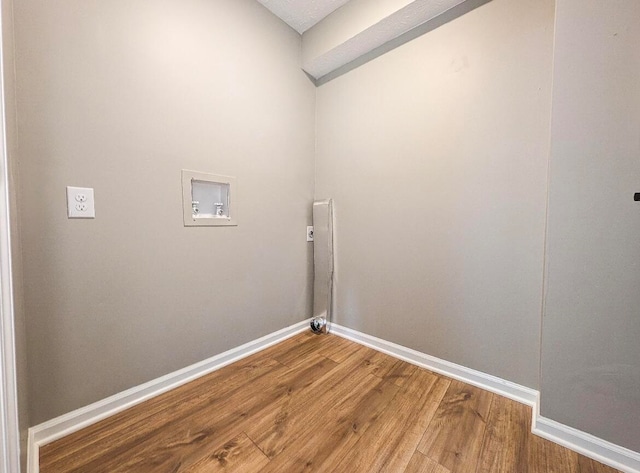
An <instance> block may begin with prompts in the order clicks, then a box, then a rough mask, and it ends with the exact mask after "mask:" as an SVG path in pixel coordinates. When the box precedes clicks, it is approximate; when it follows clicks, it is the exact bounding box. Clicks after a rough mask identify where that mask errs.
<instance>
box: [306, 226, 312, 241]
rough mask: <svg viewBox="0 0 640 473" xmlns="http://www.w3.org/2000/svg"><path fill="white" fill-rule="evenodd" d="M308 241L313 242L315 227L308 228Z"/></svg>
mask: <svg viewBox="0 0 640 473" xmlns="http://www.w3.org/2000/svg"><path fill="white" fill-rule="evenodd" d="M307 241H313V227H307Z"/></svg>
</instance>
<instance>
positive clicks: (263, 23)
mask: <svg viewBox="0 0 640 473" xmlns="http://www.w3.org/2000/svg"><path fill="white" fill-rule="evenodd" d="M15 20H16V47H17V81H18V85H19V87H18V101H17V103H18V117H19V148H20V149H19V161H20V162H19V165H20V169H19V171H20V182H19V189H18V195H19V200H18V201H19V204H20V216H21V225H22V243H23V254H24V281H25V285H24V286H25V287H24V289H25V301H26V306H25V309H26V314H27V319H28V320H27V321H28V347H29V351H28V362H29V389H30V411H31V419H30V421H31V423H32V424H37V423H40V422H42V421H44V420H47V419H49V418H52V417H54V416H57V415H59V414H63V413H65V412H68V411H70V410H72V409H75V408H78V407H81V406H83V405H86V404H88V403H91V402H93V401H97V400H99V399H102V398H105V397H107V396H109V395H112V394H114V393H117V392H120V391H123V390H125V389H127V388H130V387H132V386H134V385H137V384H140V383H143V382H146V381H148V380H151V379H154V378H156V377H158V376H161V375H164V374H167V373H169V372H171V371H173V370H176V369H179V368H183V367H185V366H187V365H189V364H191V363H194V362H197V361H201V360H203V359H206V358H207V357H210V356H212V355H215V354H217V353H220V352H222V351H224V350H227V349H230V348H233V347H236V346H238V345H240V344H242V343H245V342H247V341H249V340H252V339H256V338H258V337H260V336H262V335H265V334H267V333H269V332H272V331H275V330H278V329H281V328H283V327H285V326H288V325H290V324H293V323H295V322H298V321H300V320H303V319H304V318H305V317H308V316H310V311H311V307H310V302H311V286H310V283H311V273H310V271H311V269H312V265H311V256H312V254H311V245H309V244H308V243H306V241H305V227H306V225H308V224H310V221H311V203H312V199H313V153H314V101H315V90H314V87H313V85H312V84H311V82H310V81H309V80H308V78H307V77H306V76H305V75H304V73H303V72H301V70H300V36H299V35H298V34H297V33H295V32H294V31H293V30H291V29H290V28H288V27H287V26H286V25H285V24H283V23H282V22H280V21H279V20H278V19H277V18H275V17H274V16H273V15H272V14H271V13H269V12H268V11H267V10H266V9H264V8H263V7H262V6H261V5H259V4H258V3H257V2H255V1H254V0H215V1H210V0H183V1H179V2H177V1H169V0H143V1H136V2H129V1H125V0H112V1H106V2H105V1H95V0H90V1H86V0H63V1H61V2H50V1H47V0H21V1H19V2H16V4H15ZM183 168H185V169H193V170H198V171H204V172H211V173H216V174H224V175H231V176H236V177H237V179H238V196H237V197H238V200H237V205H238V210H239V223H240V224H239V226H238V227H231V228H211V227H209V228H185V227H183V224H182V201H181V199H182V191H181V176H180V170H181V169H183ZM68 185H72V186H81V187H93V188H95V196H96V215H97V218H96V219H95V220H89V221H86V220H85V221H82V220H68V219H67V218H66V204H65V186H68Z"/></svg>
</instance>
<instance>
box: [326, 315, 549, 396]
mask: <svg viewBox="0 0 640 473" xmlns="http://www.w3.org/2000/svg"><path fill="white" fill-rule="evenodd" d="M331 333H333V334H335V335H338V336H340V337H343V338H346V339H348V340H351V341H354V342H356V343H359V344H361V345H364V346H367V347H369V348H373V349H374V350H377V351H380V352H382V353H386V354H387V355H390V356H393V357H394V358H399V359H401V360H403V361H406V362H408V363H411V364H412V365H416V366H420V367H421V368H426V369H428V370H430V371H433V372H435V373H439V374H442V375H444V376H447V377H449V378H453V379H457V380H458V381H463V382H465V383H467V384H471V385H473V386H477V387H479V388H482V389H485V390H487V391H490V392H492V393H496V394H500V395H501V396H504V397H507V398H509V399H513V400H514V401H518V402H521V403H523V404H526V405H527V406H531V407H534V406H535V405H536V404H537V401H538V391H536V390H535V389H531V388H528V387H526V386H521V385H519V384H516V383H512V382H511V381H506V380H504V379H502V378H498V377H497V376H492V375H490V374H486V373H483V372H481V371H476V370H474V369H471V368H467V367H465V366H461V365H457V364H455V363H451V362H450V361H445V360H441V359H440V358H436V357H435V356H431V355H427V354H425V353H422V352H419V351H417V350H413V349H411V348H407V347H403V346H402V345H397V344H395V343H392V342H388V341H386V340H382V339H381V338H377V337H374V336H371V335H367V334H365V333H362V332H358V331H356V330H353V329H350V328H347V327H343V326H341V325H338V324H335V323H332V324H331Z"/></svg>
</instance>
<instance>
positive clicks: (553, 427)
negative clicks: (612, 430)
mask: <svg viewBox="0 0 640 473" xmlns="http://www.w3.org/2000/svg"><path fill="white" fill-rule="evenodd" d="M532 432H533V433H534V434H536V435H538V436H540V437H542V438H545V439H547V440H551V441H552V442H555V443H557V444H559V445H562V446H563V447H567V448H568V449H570V450H573V451H574V452H578V453H581V454H582V455H584V456H587V457H589V458H592V459H594V460H596V461H599V462H600V463H604V464H606V465H609V466H611V467H613V468H616V469H618V470H620V471H623V472H625V473H640V453H637V452H634V451H633V450H629V449H627V448H624V447H621V446H619V445H616V444H614V443H611V442H607V441H606V440H602V439H601V438H598V437H595V436H593V435H591V434H588V433H586V432H582V431H581V430H578V429H574V428H573V427H569V426H568V425H564V424H561V423H559V422H556V421H554V420H551V419H547V418H546V417H542V416H540V415H538V418H537V419H536V423H535V426H534V427H533V429H532Z"/></svg>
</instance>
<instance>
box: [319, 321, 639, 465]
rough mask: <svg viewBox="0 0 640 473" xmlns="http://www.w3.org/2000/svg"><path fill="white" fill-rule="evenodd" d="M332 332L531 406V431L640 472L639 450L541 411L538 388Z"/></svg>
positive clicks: (344, 331) (343, 330) (339, 329)
mask: <svg viewBox="0 0 640 473" xmlns="http://www.w3.org/2000/svg"><path fill="white" fill-rule="evenodd" d="M331 333H333V334H335V335H338V336H340V337H343V338H346V339H349V340H351V341H354V342H356V343H359V344H361V345H364V346H367V347H369V348H373V349H374V350H378V351H380V352H382V353H386V354H387V355H390V356H393V357H395V358H399V359H401V360H404V361H406V362H408V363H411V364H414V365H417V366H420V367H422V368H426V369H428V370H430V371H434V372H436V373H439V374H442V375H444V376H447V377H449V378H453V379H457V380H459V381H463V382H465V383H468V384H472V385H473V386H477V387H479V388H482V389H486V390H487V391H490V392H492V393H496V394H499V395H501V396H504V397H507V398H509V399H513V400H514V401H518V402H521V403H523V404H526V405H528V406H531V407H532V423H531V431H532V432H533V433H534V434H536V435H538V436H540V437H543V438H546V439H547V440H550V441H552V442H555V443H557V444H559V445H562V446H564V447H567V448H569V449H571V450H573V451H575V452H578V453H580V454H582V455H584V456H586V457H589V458H592V459H594V460H596V461H599V462H601V463H604V464H605V465H609V466H611V467H613V468H616V469H618V470H620V471H623V472H625V473H640V453H637V452H634V451H632V450H628V449H626V448H623V447H620V446H619V445H615V444H613V443H611V442H607V441H605V440H602V439H600V438H598V437H595V436H593V435H590V434H587V433H585V432H581V431H579V430H576V429H574V428H572V427H569V426H567V425H564V424H560V423H558V422H556V421H553V420H551V419H547V418H545V417H542V416H541V415H540V401H539V392H538V391H536V390H534V389H531V388H528V387H526V386H521V385H519V384H516V383H512V382H510V381H506V380H504V379H501V378H498V377H496V376H492V375H489V374H486V373H483V372H481V371H476V370H473V369H471V368H467V367H465V366H461V365H457V364H455V363H451V362H449V361H445V360H441V359H439V358H436V357H434V356H430V355H426V354H424V353H421V352H419V351H416V350H412V349H411V348H407V347H403V346H401V345H397V344H395V343H392V342H388V341H386V340H382V339H380V338H377V337H373V336H371V335H367V334H365V333H362V332H358V331H357V330H353V329H350V328H347V327H343V326H341V325H339V324H336V323H332V324H331Z"/></svg>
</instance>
